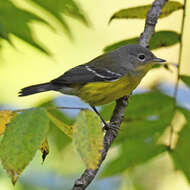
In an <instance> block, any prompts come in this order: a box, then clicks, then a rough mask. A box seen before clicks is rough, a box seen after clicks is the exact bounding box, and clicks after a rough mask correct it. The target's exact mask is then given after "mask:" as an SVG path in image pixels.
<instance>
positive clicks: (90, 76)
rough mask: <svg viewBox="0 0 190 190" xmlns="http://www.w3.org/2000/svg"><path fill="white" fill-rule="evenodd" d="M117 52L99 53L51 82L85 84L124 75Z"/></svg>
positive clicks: (114, 78) (110, 79)
mask: <svg viewBox="0 0 190 190" xmlns="http://www.w3.org/2000/svg"><path fill="white" fill-rule="evenodd" d="M118 64H119V59H118V56H117V54H115V53H114V52H112V53H110V54H105V55H101V56H99V57H97V58H95V59H94V60H92V61H90V62H89V63H87V64H83V65H79V66H77V67H74V68H72V69H70V70H69V71H67V72H65V73H64V74H63V75H61V76H60V77H58V78H57V79H55V80H52V81H51V83H53V84H57V85H62V84H64V85H70V84H73V83H79V84H85V83H88V82H98V81H112V80H116V79H118V78H120V77H122V76H123V75H124V73H123V72H121V71H119V70H120V69H119V68H120V66H119V65H118Z"/></svg>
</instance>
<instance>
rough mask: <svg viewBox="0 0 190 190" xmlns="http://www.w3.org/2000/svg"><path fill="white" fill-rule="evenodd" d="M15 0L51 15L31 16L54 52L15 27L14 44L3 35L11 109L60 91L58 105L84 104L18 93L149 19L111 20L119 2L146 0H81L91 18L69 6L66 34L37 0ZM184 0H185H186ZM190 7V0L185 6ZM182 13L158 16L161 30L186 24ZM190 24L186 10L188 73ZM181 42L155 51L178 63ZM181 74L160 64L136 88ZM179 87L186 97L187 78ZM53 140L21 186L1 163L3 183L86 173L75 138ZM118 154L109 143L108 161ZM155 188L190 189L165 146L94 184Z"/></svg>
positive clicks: (40, 184) (64, 179)
mask: <svg viewBox="0 0 190 190" xmlns="http://www.w3.org/2000/svg"><path fill="white" fill-rule="evenodd" d="M0 1H1V4H2V3H4V2H3V1H6V0H0ZM12 2H13V3H14V4H15V5H16V6H18V7H20V8H24V9H26V10H29V11H31V12H34V13H35V14H37V15H39V16H43V18H45V19H46V20H47V21H48V22H49V23H53V26H54V27H55V29H52V28H50V27H48V26H47V25H45V24H44V23H40V22H37V21H32V22H30V23H29V26H30V27H31V28H32V32H33V34H32V35H33V36H34V38H35V39H37V41H39V42H40V44H43V47H46V48H47V49H48V50H49V51H50V52H51V53H52V56H48V55H46V54H44V53H43V52H41V51H39V50H38V49H36V48H34V47H32V46H30V45H29V44H27V43H26V42H24V41H23V40H21V39H19V38H18V37H15V36H14V35H11V36H10V38H11V41H12V42H13V44H14V47H13V46H12V45H11V44H9V43H7V41H5V40H1V41H0V45H1V50H0V92H1V93H0V104H1V106H2V108H11V109H20V108H30V107H33V106H36V105H39V104H42V103H43V102H46V101H48V100H51V99H54V98H56V97H57V96H59V98H58V99H57V100H56V104H58V105H60V104H61V105H67V106H68V105H71V106H73V105H76V106H78V105H84V104H83V103H82V102H80V100H79V99H78V98H72V97H68V96H64V95H60V94H59V93H55V92H47V93H42V94H37V95H34V96H28V97H24V98H19V97H18V91H19V90H20V89H21V88H23V87H25V86H28V85H32V84H37V83H43V82H46V81H49V80H51V79H53V78H56V77H57V76H59V75H61V74H63V73H64V72H65V71H66V70H68V69H70V68H72V67H74V66H77V65H79V64H82V63H85V62H88V61H89V60H91V59H93V58H94V57H96V56H98V55H100V54H102V53H103V49H104V48H105V47H106V46H107V45H110V44H112V43H114V42H117V41H120V40H123V39H127V38H132V37H136V36H139V35H140V33H141V32H142V31H143V28H144V20H137V19H132V20H130V19H129V20H125V19H123V20H114V21H112V22H111V23H110V24H109V25H108V21H109V19H110V17H111V16H112V15H113V13H115V12H116V11H118V10H120V9H123V8H127V7H133V6H137V5H144V4H146V3H147V1H146V0H135V1H124V0H117V1H113V0H111V1H110V0H104V1H102V0H96V1H95V0H94V1H93V0H91V1H87V0H77V1H76V3H77V4H78V5H80V7H81V9H82V10H83V11H84V15H85V16H86V18H87V20H88V26H87V25H86V24H84V23H83V22H81V21H80V20H79V19H75V18H74V17H73V18H72V17H71V16H69V15H67V14H64V19H65V21H66V22H67V23H68V25H69V28H70V32H71V33H70V34H68V31H67V30H65V29H64V27H63V26H62V25H61V24H60V23H58V21H57V20H56V19H55V18H54V17H53V16H52V15H51V14H49V13H48V12H47V11H44V10H43V9H41V8H40V7H39V6H37V5H35V4H33V3H31V1H29V0H28V1H23V0H12ZM151 2H153V1H148V3H151ZM179 2H182V3H183V1H179ZM189 9H190V2H189V1H187V10H189ZM0 16H1V13H0ZM181 18H182V10H179V11H176V12H174V13H172V15H171V16H169V17H167V18H165V19H161V20H159V22H158V24H157V26H156V30H157V31H159V30H161V29H162V30H164V29H165V30H168V29H169V30H174V31H177V32H180V26H181ZM10 19H12V20H14V19H15V22H16V19H17V18H16V17H14V15H11V18H10ZM189 26H190V12H189V11H187V15H186V25H185V32H184V39H183V40H184V49H183V58H182V65H181V73H182V74H187V75H190V65H189V60H190V54H189V48H190V36H189V34H190V27H189ZM18 30H19V28H18ZM178 50H179V44H177V45H174V46H172V47H170V48H161V49H159V50H155V51H154V53H155V54H156V55H157V56H158V57H161V58H163V59H166V60H168V61H169V62H172V63H177V59H178ZM175 80H176V69H175V68H172V72H169V71H167V70H165V69H163V68H160V69H156V70H152V71H150V72H149V73H148V75H147V76H146V77H145V78H144V79H143V81H142V82H141V84H140V86H139V87H138V89H140V90H142V89H144V88H145V89H147V88H149V87H152V86H154V85H155V84H158V83H160V84H161V86H162V87H163V88H164V90H165V91H166V92H168V93H170V92H171V91H172V87H173V84H174V82H175ZM180 88H181V95H180V97H181V100H182V101H183V100H184V99H183V98H182V97H186V96H188V93H189V91H187V89H185V90H184V86H183V85H181V86H180ZM137 91H138V90H137ZM60 96H61V97H60ZM180 97H179V98H180ZM64 101H65V102H64ZM183 104H186V105H187V106H189V104H188V102H183ZM67 114H69V115H72V116H73V115H76V113H75V112H74V113H73V112H71V111H70V112H67ZM55 134H57V135H58V136H59V138H62V137H61V135H60V134H59V132H55ZM68 141H69V140H68ZM53 142H54V139H53V138H52V139H50V154H49V155H48V157H47V159H46V161H45V163H44V164H43V165H41V154H40V152H38V154H37V155H36V156H35V158H34V160H33V161H32V162H31V163H30V165H29V166H28V167H27V168H26V169H25V171H24V172H23V174H22V176H21V178H20V179H19V181H18V182H17V184H16V186H15V187H13V186H12V184H11V182H10V179H9V178H8V176H7V174H6V172H5V171H4V170H3V169H2V168H1V170H0V189H6V190H13V189H15V190H24V189H28V190H30V189H31V190H46V189H51V190H54V189H55V190H59V189H69V188H71V187H72V184H73V183H74V179H76V178H77V177H78V176H79V175H80V174H81V172H82V171H83V170H84V169H85V167H84V165H83V163H82V161H81V160H80V158H79V156H78V154H77V153H76V151H75V150H73V148H72V143H65V144H64V143H63V146H62V145H61V143H60V147H58V146H56V145H55V143H53ZM117 154H118V148H117V146H115V147H114V148H112V149H111V150H110V152H109V154H108V157H107V160H106V161H105V163H104V164H103V167H104V165H106V162H107V161H108V160H109V159H113V158H114V157H115V156H116V155H117ZM150 171H151V172H150ZM153 188H154V189H162V190H168V189H179V188H180V189H181V190H188V189H190V186H189V184H188V183H187V181H186V179H185V177H184V176H183V175H182V174H181V173H180V172H174V168H173V165H172V162H171V161H170V159H169V156H168V154H167V153H164V154H161V155H160V156H159V157H156V158H154V159H153V160H151V161H149V162H147V163H145V164H143V165H140V166H137V167H135V168H133V169H129V170H127V171H126V172H123V174H122V175H120V176H116V177H112V178H105V179H98V177H97V178H96V180H95V181H94V182H93V183H92V184H91V185H90V186H89V188H88V189H89V190H90V189H96V190H102V189H110V190H112V189H118V190H133V189H134V190H144V189H147V190H148V189H153Z"/></svg>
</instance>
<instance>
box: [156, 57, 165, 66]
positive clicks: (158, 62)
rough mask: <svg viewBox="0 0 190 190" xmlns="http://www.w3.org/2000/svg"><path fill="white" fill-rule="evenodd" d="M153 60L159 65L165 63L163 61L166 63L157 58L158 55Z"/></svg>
mask: <svg viewBox="0 0 190 190" xmlns="http://www.w3.org/2000/svg"><path fill="white" fill-rule="evenodd" d="M153 62H155V63H157V64H160V65H165V64H164V63H166V60H164V59H160V58H158V57H155V58H154V59H153Z"/></svg>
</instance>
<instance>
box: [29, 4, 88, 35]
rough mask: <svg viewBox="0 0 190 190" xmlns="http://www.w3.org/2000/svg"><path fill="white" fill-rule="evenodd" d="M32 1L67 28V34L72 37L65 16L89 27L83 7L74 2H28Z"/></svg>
mask: <svg viewBox="0 0 190 190" xmlns="http://www.w3.org/2000/svg"><path fill="white" fill-rule="evenodd" d="M27 1H31V2H33V3H35V4H37V5H38V6H40V7H41V8H43V9H45V10H46V11H47V12H48V13H50V14H51V15H53V16H54V17H55V18H56V19H57V21H58V22H59V23H61V25H62V26H63V27H64V28H65V30H66V31H67V33H68V34H69V35H71V31H70V28H69V26H68V24H67V22H66V20H65V17H64V15H68V16H71V17H74V18H76V19H78V20H80V21H82V22H83V23H84V24H85V25H88V20H87V18H86V16H85V14H84V12H83V11H82V9H81V7H80V6H79V5H78V4H77V3H76V2H75V1H74V0H46V1H44V0H27Z"/></svg>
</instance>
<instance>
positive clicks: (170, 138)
mask: <svg viewBox="0 0 190 190" xmlns="http://www.w3.org/2000/svg"><path fill="white" fill-rule="evenodd" d="M185 16H186V0H184V10H183V17H182V23H181V41H180V46H179V57H178V67H177V79H176V84H175V88H174V94H173V97H174V103H173V113H174V114H175V112H176V106H177V95H178V89H179V81H180V68H181V60H182V53H183V34H184V26H185ZM173 134H174V126H173V124H172V123H171V124H170V136H169V149H170V150H172V148H173V147H172V144H173V143H172V142H173Z"/></svg>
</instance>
